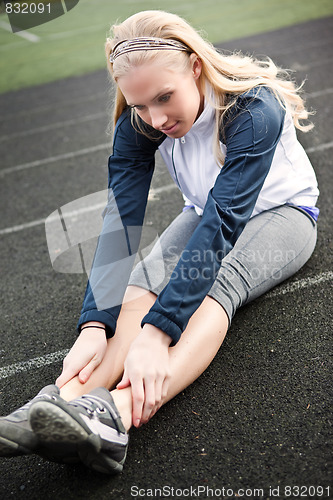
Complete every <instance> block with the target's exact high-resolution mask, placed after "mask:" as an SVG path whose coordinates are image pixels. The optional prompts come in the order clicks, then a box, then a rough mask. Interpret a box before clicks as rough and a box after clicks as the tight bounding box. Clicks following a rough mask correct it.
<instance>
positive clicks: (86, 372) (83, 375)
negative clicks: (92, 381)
mask: <svg viewBox="0 0 333 500" xmlns="http://www.w3.org/2000/svg"><path fill="white" fill-rule="evenodd" d="M99 365H100V361H99V360H97V359H92V360H91V361H90V363H88V364H87V366H85V367H84V368H83V369H82V370H81V371H80V373H79V375H78V377H79V381H80V382H81V384H85V383H86V382H87V381H88V380H89V378H90V376H91V374H92V372H93V371H94V370H95V369H96V368H97V366H99Z"/></svg>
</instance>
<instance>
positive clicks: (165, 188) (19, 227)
mask: <svg viewBox="0 0 333 500" xmlns="http://www.w3.org/2000/svg"><path fill="white" fill-rule="evenodd" d="M101 168H102V167H101ZM176 188H177V186H176V184H173V183H172V184H167V185H166V186H162V187H160V188H156V189H153V188H152V189H151V190H150V191H149V195H148V200H150V201H154V200H155V199H156V198H155V197H156V195H158V194H160V193H163V192H164V191H169V190H170V189H176ZM104 207H105V202H103V203H99V204H96V205H92V206H91V207H85V208H81V209H80V210H73V211H72V212H66V213H65V214H64V215H65V216H66V219H67V218H70V217H77V216H78V215H81V214H83V213H89V212H93V211H95V210H102V209H103V208H104ZM45 220H46V219H37V220H33V221H31V222H26V223H25V224H18V225H16V226H12V227H6V228H4V229H0V236H2V235H4V234H11V233H17V232H18V231H23V230H24V229H29V228H30V227H36V226H41V225H43V224H45ZM50 220H51V218H50V219H49V221H50ZM55 220H56V218H55Z"/></svg>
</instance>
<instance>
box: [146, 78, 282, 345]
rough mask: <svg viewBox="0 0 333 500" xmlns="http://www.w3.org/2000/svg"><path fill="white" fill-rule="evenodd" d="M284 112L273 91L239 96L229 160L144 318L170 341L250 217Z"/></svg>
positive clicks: (228, 136)
mask: <svg viewBox="0 0 333 500" xmlns="http://www.w3.org/2000/svg"><path fill="white" fill-rule="evenodd" d="M284 115H285V112H284V109H283V108H282V106H281V105H280V104H279V103H278V101H277V99H276V98H275V96H274V95H273V93H272V92H271V91H270V90H269V89H267V88H265V87H261V88H260V87H259V88H256V89H253V90H252V91H249V92H247V93H246V94H242V95H241V96H240V97H239V98H238V100H237V103H236V105H235V107H234V109H233V110H232V113H231V116H230V117H229V119H228V122H227V123H226V124H225V126H224V127H223V138H224V142H225V144H226V148H227V154H226V158H225V163H224V166H223V168H222V169H221V172H220V173H219V175H218V176H217V178H216V182H215V184H214V186H213V188H212V189H211V191H210V192H209V195H208V198H207V202H206V205H205V208H204V212H203V215H202V219H201V221H200V224H199V225H198V227H197V228H196V230H195V231H194V233H193V235H192V237H191V238H190V240H189V242H188V244H187V246H186V249H185V252H186V253H185V254H183V255H184V258H183V257H182V256H181V257H180V260H179V262H178V264H177V266H176V268H175V270H174V272H173V274H172V276H171V279H170V281H169V283H168V284H167V285H166V287H165V288H164V289H163V290H162V292H161V293H160V294H159V296H158V297H157V299H156V301H155V303H154V305H153V306H152V308H151V309H150V311H149V312H148V314H147V315H146V316H145V317H144V318H143V321H142V326H143V325H144V324H145V323H150V324H152V325H155V326H157V327H158V328H160V329H161V330H163V331H164V332H166V333H167V334H168V335H169V336H170V337H171V338H172V343H171V345H175V344H176V343H177V342H178V340H179V338H180V336H181V334H182V332H183V331H184V329H185V328H186V325H187V323H188V321H189V319H190V317H191V315H192V314H193V313H194V312H195V311H196V309H197V308H198V307H199V305H200V304H201V302H202V301H203V299H204V298H205V296H206V295H207V293H208V292H209V290H210V288H211V286H212V284H213V282H214V280H215V278H216V275H217V273H218V270H219V267H220V264H221V260H222V259H223V257H225V256H226V255H227V254H228V252H230V250H231V249H232V248H233V246H234V244H235V243H236V241H237V238H238V237H239V236H240V234H241V232H242V231H243V229H244V227H245V225H246V223H247V221H248V220H249V218H250V217H251V214H252V211H253V209H254V206H255V203H256V200H257V198H258V195H259V192H260V190H261V188H262V185H263V183H264V181H265V178H266V176H267V174H268V172H269V169H270V166H271V163H272V159H273V155H274V152H275V149H276V145H277V143H278V141H279V138H280V136H281V133H282V128H283V122H284ZM185 255H186V258H185ZM191 255H192V256H194V258H193V259H191ZM208 255H209V258H208V257H207V256H208ZM199 256H200V257H199Z"/></svg>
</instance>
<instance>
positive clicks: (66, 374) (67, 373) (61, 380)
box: [56, 368, 77, 389]
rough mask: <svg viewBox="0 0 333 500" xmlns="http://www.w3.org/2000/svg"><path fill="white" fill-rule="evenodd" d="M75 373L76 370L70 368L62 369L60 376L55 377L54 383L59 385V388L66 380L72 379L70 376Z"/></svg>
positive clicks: (73, 375)
mask: <svg viewBox="0 0 333 500" xmlns="http://www.w3.org/2000/svg"><path fill="white" fill-rule="evenodd" d="M75 375H77V371H76V370H73V369H70V368H68V369H64V370H63V371H62V373H61V374H60V376H59V377H58V378H57V380H56V385H57V386H58V387H59V389H61V387H63V386H64V385H65V384H67V382H69V381H70V380H72V378H73V377H75Z"/></svg>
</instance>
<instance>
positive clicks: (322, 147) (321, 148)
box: [305, 141, 333, 153]
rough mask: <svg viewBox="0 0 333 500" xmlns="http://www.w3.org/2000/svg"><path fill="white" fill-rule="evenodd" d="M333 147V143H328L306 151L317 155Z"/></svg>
mask: <svg viewBox="0 0 333 500" xmlns="http://www.w3.org/2000/svg"><path fill="white" fill-rule="evenodd" d="M332 147H333V141H331V142H326V143H325V144H319V145H318V146H313V147H312V148H308V149H306V150H305V151H306V152H307V153H315V152H317V151H324V150H325V149H331V148H332Z"/></svg>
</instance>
